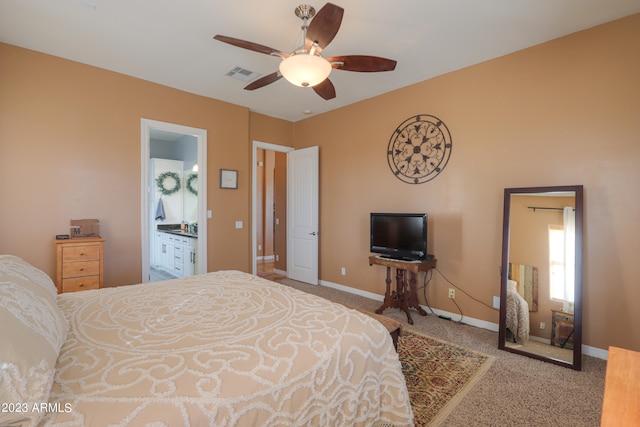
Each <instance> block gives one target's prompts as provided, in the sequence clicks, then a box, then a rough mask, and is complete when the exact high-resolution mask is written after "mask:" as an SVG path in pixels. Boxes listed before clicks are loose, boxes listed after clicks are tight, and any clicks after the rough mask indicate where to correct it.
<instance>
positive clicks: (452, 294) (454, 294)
mask: <svg viewBox="0 0 640 427" xmlns="http://www.w3.org/2000/svg"><path fill="white" fill-rule="evenodd" d="M449 298H451V299H456V290H455V289H453V288H449Z"/></svg>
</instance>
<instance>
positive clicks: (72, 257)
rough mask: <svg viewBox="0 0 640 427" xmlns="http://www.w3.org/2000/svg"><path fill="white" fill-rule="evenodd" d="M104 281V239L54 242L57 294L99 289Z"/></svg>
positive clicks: (92, 238) (91, 238)
mask: <svg viewBox="0 0 640 427" xmlns="http://www.w3.org/2000/svg"><path fill="white" fill-rule="evenodd" d="M103 279H104V239H103V238H102V237H87V238H78V239H69V240H56V286H57V287H58V293H59V294H61V293H63V292H75V291H82V290H86V289H100V288H102V285H103Z"/></svg>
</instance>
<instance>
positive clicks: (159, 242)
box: [155, 231, 198, 277]
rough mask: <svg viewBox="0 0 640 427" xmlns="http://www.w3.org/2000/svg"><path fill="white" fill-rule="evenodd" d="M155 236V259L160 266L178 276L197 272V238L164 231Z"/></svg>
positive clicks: (191, 274)
mask: <svg viewBox="0 0 640 427" xmlns="http://www.w3.org/2000/svg"><path fill="white" fill-rule="evenodd" d="M155 237H156V238H155V252H156V253H155V255H156V258H155V259H156V260H157V263H158V265H157V266H158V267H159V268H162V269H163V270H165V271H166V272H168V273H170V274H173V275H174V276H176V277H187V276H193V275H194V274H195V272H196V271H197V268H196V263H197V259H198V257H197V255H196V249H197V247H198V239H197V238H195V237H190V236H183V235H179V234H173V233H167V232H164V231H157V232H156V236H155Z"/></svg>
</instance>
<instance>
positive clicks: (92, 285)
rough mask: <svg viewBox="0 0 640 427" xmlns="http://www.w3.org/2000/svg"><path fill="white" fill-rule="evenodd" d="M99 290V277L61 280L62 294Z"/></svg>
mask: <svg viewBox="0 0 640 427" xmlns="http://www.w3.org/2000/svg"><path fill="white" fill-rule="evenodd" d="M87 289H100V276H88V277H74V278H71V279H63V280H62V292H76V291H85V290H87Z"/></svg>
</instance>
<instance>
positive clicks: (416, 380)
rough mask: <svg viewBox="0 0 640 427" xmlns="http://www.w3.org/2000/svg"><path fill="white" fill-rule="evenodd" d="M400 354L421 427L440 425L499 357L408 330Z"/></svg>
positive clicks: (400, 346)
mask: <svg viewBox="0 0 640 427" xmlns="http://www.w3.org/2000/svg"><path fill="white" fill-rule="evenodd" d="M398 355H399V357H400V362H402V371H403V373H404V376H405V378H406V380H407V389H408V390H409V397H410V399H411V407H412V408H413V415H414V417H415V425H416V426H417V427H424V426H437V425H438V424H440V423H441V422H442V421H443V420H444V419H445V418H446V417H447V415H449V413H450V412H451V411H452V410H453V408H454V407H455V406H456V405H457V404H458V403H459V402H460V400H462V398H463V397H464V395H465V394H466V393H467V391H469V390H470V389H471V388H472V387H473V385H474V384H475V383H476V382H477V381H478V380H479V379H480V378H481V377H482V375H484V373H485V372H487V370H488V369H489V368H490V367H491V365H492V364H493V362H494V360H495V358H494V357H493V356H489V355H486V354H483V353H480V352H477V351H475V350H471V349H468V348H465V347H461V346H459V345H456V344H453V343H450V342H446V341H440V340H437V339H435V338H431V337H428V336H426V335H422V334H418V333H416V332H412V331H409V330H407V329H404V330H403V331H402V336H401V337H400V339H399V345H398Z"/></svg>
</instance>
